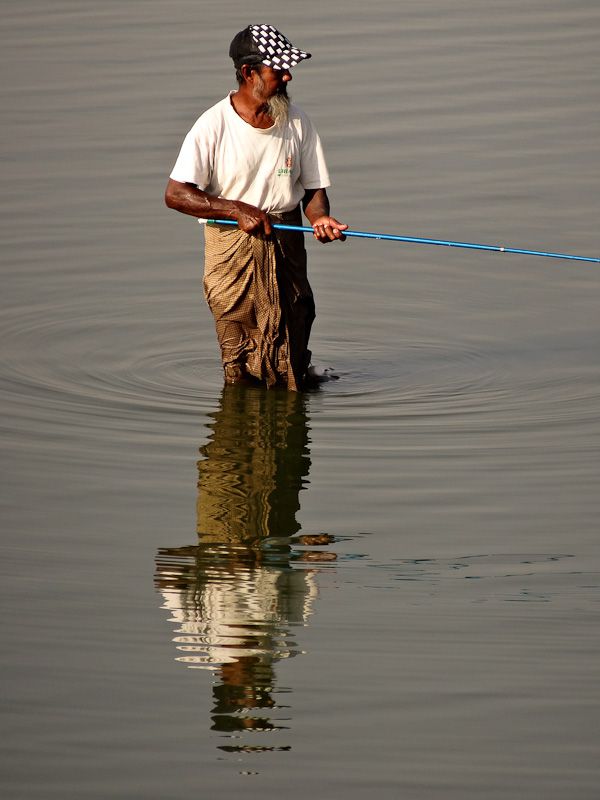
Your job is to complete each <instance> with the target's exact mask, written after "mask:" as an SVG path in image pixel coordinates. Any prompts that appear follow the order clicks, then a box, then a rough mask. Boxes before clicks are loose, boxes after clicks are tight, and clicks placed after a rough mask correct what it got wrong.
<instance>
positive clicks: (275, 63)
mask: <svg viewBox="0 0 600 800" xmlns="http://www.w3.org/2000/svg"><path fill="white" fill-rule="evenodd" d="M229 56H230V58H232V59H233V63H234V65H235V66H236V68H237V67H241V66H242V64H264V65H265V66H267V67H273V69H291V67H295V66H296V64H298V63H299V62H300V61H303V60H304V59H305V58H310V53H305V52H304V50H298V48H297V47H294V45H293V44H292V43H291V42H290V40H289V39H287V38H286V37H285V36H284V35H283V34H282V33H280V32H279V31H278V30H277V28H274V27H273V25H248V27H247V28H244V30H243V31H240V32H239V33H238V34H236V36H234V37H233V41H232V42H231V45H230V47H229Z"/></svg>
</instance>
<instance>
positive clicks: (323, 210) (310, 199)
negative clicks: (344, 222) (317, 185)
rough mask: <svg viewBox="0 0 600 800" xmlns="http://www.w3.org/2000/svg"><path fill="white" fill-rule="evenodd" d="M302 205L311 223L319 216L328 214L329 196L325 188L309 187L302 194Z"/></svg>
mask: <svg viewBox="0 0 600 800" xmlns="http://www.w3.org/2000/svg"><path fill="white" fill-rule="evenodd" d="M302 205H303V208H304V214H305V215H306V219H307V220H308V221H309V222H310V223H311V225H312V224H313V222H314V221H315V220H317V219H319V217H328V216H329V210H330V209H329V198H328V197H327V192H326V191H325V189H309V190H308V191H307V192H306V194H305V195H304V199H303V201H302Z"/></svg>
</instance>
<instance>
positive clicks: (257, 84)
mask: <svg viewBox="0 0 600 800" xmlns="http://www.w3.org/2000/svg"><path fill="white" fill-rule="evenodd" d="M253 75H254V87H253V90H252V94H253V95H254V97H255V98H256V99H257V100H258V101H259V102H261V103H264V104H265V105H266V106H267V109H268V113H269V116H270V117H271V118H272V120H273V123H274V124H275V125H278V124H280V123H283V122H285V120H287V118H288V110H289V104H290V98H289V95H288V93H287V85H288V83H289V82H290V81H291V80H292V76H291V75H290V71H289V70H288V69H285V70H281V69H273V68H272V67H265V66H263V67H262V68H261V70H260V72H259V71H257V72H254V73H253Z"/></svg>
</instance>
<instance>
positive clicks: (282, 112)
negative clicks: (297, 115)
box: [267, 94, 290, 125]
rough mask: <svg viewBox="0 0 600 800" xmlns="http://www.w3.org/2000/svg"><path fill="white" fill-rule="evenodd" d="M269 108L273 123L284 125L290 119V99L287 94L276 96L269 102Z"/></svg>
mask: <svg viewBox="0 0 600 800" xmlns="http://www.w3.org/2000/svg"><path fill="white" fill-rule="evenodd" d="M267 108H268V109H269V116H270V117H271V119H272V120H273V123H274V124H275V125H283V124H284V123H285V122H287V119H288V114H289V109H290V98H289V96H288V95H287V94H274V95H273V97H270V98H269V100H268V101H267Z"/></svg>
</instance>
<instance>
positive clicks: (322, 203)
mask: <svg viewBox="0 0 600 800" xmlns="http://www.w3.org/2000/svg"><path fill="white" fill-rule="evenodd" d="M302 207H303V209H304V213H305V215H306V218H307V219H308V221H309V222H310V224H311V225H312V227H313V235H314V237H315V239H317V240H318V241H319V242H323V244H326V243H327V242H333V241H335V240H336V239H339V240H340V241H342V242H343V241H345V239H346V237H345V236H344V234H343V233H342V231H345V230H346V229H347V228H348V226H347V225H345V224H344V223H343V222H338V220H337V219H335V217H330V216H329V198H328V197H327V192H326V191H325V189H307V190H306V193H305V195H304V198H303V200H302Z"/></svg>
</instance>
